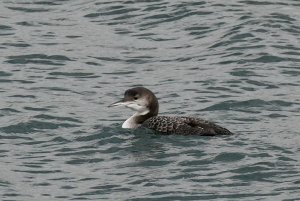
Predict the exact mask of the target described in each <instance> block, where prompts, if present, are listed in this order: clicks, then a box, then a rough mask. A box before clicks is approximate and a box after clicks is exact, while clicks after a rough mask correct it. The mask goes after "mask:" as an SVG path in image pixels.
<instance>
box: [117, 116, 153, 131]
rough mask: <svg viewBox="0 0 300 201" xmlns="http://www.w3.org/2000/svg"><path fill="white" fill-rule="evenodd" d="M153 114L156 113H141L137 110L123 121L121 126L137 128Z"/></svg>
mask: <svg viewBox="0 0 300 201" xmlns="http://www.w3.org/2000/svg"><path fill="white" fill-rule="evenodd" d="M153 116H157V113H152V112H148V113H146V114H143V113H139V112H137V113H135V114H133V115H132V116H131V117H129V118H128V119H127V120H126V121H125V122H124V123H123V125H122V128H138V127H140V126H141V125H142V123H143V122H144V121H146V120H147V119H149V118H150V117H153Z"/></svg>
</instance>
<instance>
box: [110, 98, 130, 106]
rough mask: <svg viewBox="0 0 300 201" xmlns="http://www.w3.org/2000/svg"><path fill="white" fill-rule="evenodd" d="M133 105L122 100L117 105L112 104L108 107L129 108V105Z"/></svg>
mask: <svg viewBox="0 0 300 201" xmlns="http://www.w3.org/2000/svg"><path fill="white" fill-rule="evenodd" d="M131 103H132V102H131V101H124V99H122V100H120V101H117V102H115V103H112V104H110V105H109V106H107V107H117V106H127V105H129V104H131Z"/></svg>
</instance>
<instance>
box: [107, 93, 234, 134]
mask: <svg viewBox="0 0 300 201" xmlns="http://www.w3.org/2000/svg"><path fill="white" fill-rule="evenodd" d="M119 105H124V106H126V107H129V108H131V109H132V110H134V111H136V113H135V114H134V115H132V116H131V117H130V118H128V119H127V120H126V121H125V122H124V123H123V125H122V127H123V128H137V127H145V128H149V129H152V130H154V131H157V132H159V133H162V134H181V135H209V136H215V135H230V134H232V133H231V132H230V131H229V130H227V129H226V128H223V127H221V126H219V125H217V124H215V123H213V122H209V121H206V120H204V119H201V118H197V117H183V116H174V117H172V116H157V115H158V101H157V98H156V96H155V95H154V94H153V93H152V92H151V91H150V90H149V89H146V88H144V87H135V88H132V89H128V90H127V91H126V92H125V94H124V98H123V99H122V100H121V101H118V102H116V103H114V104H112V105H111V106H119Z"/></svg>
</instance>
